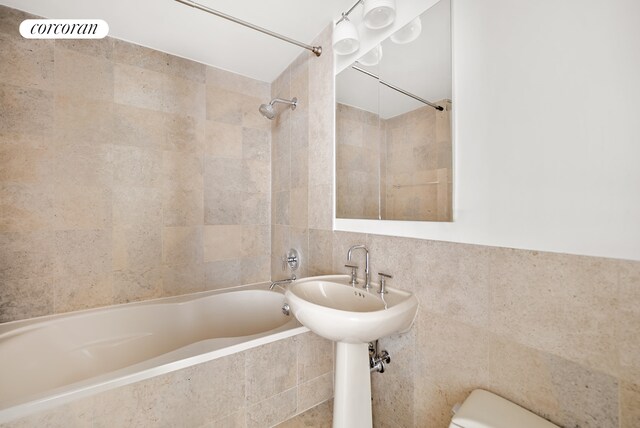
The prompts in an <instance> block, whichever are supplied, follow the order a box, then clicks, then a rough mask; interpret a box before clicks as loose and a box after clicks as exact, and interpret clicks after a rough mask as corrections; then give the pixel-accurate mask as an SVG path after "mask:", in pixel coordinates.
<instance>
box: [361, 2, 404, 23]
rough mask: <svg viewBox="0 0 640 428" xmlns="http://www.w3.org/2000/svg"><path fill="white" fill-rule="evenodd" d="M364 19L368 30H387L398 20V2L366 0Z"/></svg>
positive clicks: (363, 12)
mask: <svg viewBox="0 0 640 428" xmlns="http://www.w3.org/2000/svg"><path fill="white" fill-rule="evenodd" d="M362 17H363V21H364V25H365V26H366V27H367V28H371V29H372V30H380V29H381V28H386V27H388V26H389V25H391V24H393V21H395V19H396V2H395V0H364V10H363V11H362Z"/></svg>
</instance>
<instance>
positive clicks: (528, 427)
mask: <svg viewBox="0 0 640 428" xmlns="http://www.w3.org/2000/svg"><path fill="white" fill-rule="evenodd" d="M514 427H517V428H559V427H558V426H557V425H554V424H552V423H551V422H549V421H547V420H545V419H542V418H541V417H540V416H537V415H535V414H533V413H531V412H530V411H528V410H526V409H524V408H522V407H520V406H518V405H517V404H515V403H512V402H511V401H508V400H505V399H504V398H502V397H498V396H497V395H495V394H493V393H491V392H489V391H484V390H482V389H476V390H475V391H473V392H472V393H471V394H470V395H469V397H467V399H466V400H465V401H464V403H462V405H461V406H460V408H459V409H458V410H457V411H456V414H455V416H454V417H453V419H452V420H451V425H449V428H514Z"/></svg>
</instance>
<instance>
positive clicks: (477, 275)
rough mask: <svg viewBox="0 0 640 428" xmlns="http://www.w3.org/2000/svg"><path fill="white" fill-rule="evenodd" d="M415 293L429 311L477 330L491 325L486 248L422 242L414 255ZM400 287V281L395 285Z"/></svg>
mask: <svg viewBox="0 0 640 428" xmlns="http://www.w3.org/2000/svg"><path fill="white" fill-rule="evenodd" d="M413 254H414V259H413V263H414V266H415V267H420V268H419V269H416V268H414V270H419V274H418V275H417V278H416V292H417V294H418V297H419V299H420V301H421V302H422V305H423V307H424V308H425V309H427V310H428V311H430V312H435V313H440V314H443V315H447V316H450V317H451V318H453V319H456V320H459V321H462V322H466V323H468V324H471V325H475V326H477V327H488V325H489V305H490V300H489V299H490V289H489V268H490V266H489V265H490V264H489V261H490V256H491V251H490V249H487V248H486V247H481V246H473V245H461V244H452V243H447V242H427V243H419V246H418V248H417V251H415V252H414V253H413ZM396 284H398V282H396Z"/></svg>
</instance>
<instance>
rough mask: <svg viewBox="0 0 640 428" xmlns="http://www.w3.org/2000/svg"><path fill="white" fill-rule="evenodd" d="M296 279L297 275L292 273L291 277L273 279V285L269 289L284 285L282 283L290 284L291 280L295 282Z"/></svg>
mask: <svg viewBox="0 0 640 428" xmlns="http://www.w3.org/2000/svg"><path fill="white" fill-rule="evenodd" d="M295 280H296V276H295V275H291V278H287V279H280V280H278V281H273V282H272V283H271V285H270V286H269V290H273V288H274V287H275V286H276V285H282V284H289V283H290V282H293V281H295Z"/></svg>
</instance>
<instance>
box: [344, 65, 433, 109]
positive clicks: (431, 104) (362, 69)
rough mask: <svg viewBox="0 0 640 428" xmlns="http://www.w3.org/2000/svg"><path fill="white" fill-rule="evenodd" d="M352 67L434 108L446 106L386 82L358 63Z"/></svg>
mask: <svg viewBox="0 0 640 428" xmlns="http://www.w3.org/2000/svg"><path fill="white" fill-rule="evenodd" d="M351 68H353V69H354V70H357V71H359V72H360V73H364V74H366V75H367V76H370V77H373V78H374V79H377V80H378V82H380V83H382V84H383V85H384V86H386V87H387V88H391V89H393V90H394V91H398V92H400V93H401V94H405V95H406V96H408V97H411V98H413V99H414V100H418V101H420V102H421V103H425V104H426V105H428V106H430V107H433V108H434V109H436V110H438V111H442V110H444V108H443V107H441V106H439V105H437V104H434V103H432V102H429V101H427V100H425V99H424V98H421V97H419V96H417V95H414V94H412V93H411V92H408V91H405V90H404V89H402V88H398V87H397V86H395V85H392V84H391V83H389V82H385V81H384V80H382V79H381V78H380V76H376V75H375V74H373V73H371V72H370V71H367V70H365V69H364V68H360V67H358V66H357V65H352V66H351Z"/></svg>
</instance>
